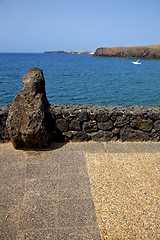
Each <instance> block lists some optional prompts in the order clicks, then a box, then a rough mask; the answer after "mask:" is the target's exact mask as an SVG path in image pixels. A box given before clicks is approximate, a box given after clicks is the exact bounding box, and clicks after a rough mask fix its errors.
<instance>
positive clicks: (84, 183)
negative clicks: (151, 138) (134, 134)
mask: <svg viewBox="0 0 160 240" xmlns="http://www.w3.org/2000/svg"><path fill="white" fill-rule="evenodd" d="M159 163H160V143H151V142H147V143H121V142H106V143H98V142H96V143H95V142H84V143H67V144H61V143H59V144H58V143H55V144H53V146H52V147H51V148H49V149H47V150H42V151H22V150H15V149H14V148H13V147H12V144H11V143H7V144H1V145H0V169H1V172H0V182H1V184H0V239H18V240H24V239H58V240H59V239H95V240H98V239H160V235H159V234H160V232H159V229H160V228H159V223H160V222H159V179H160V178H159Z"/></svg>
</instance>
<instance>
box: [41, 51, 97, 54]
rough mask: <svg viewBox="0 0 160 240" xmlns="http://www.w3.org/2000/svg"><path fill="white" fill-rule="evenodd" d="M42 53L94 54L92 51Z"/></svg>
mask: <svg viewBox="0 0 160 240" xmlns="http://www.w3.org/2000/svg"><path fill="white" fill-rule="evenodd" d="M44 53H53V54H54V53H59V54H94V53H95V52H93V51H45V52H44Z"/></svg>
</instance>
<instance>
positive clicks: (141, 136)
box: [120, 126, 149, 142]
mask: <svg viewBox="0 0 160 240" xmlns="http://www.w3.org/2000/svg"><path fill="white" fill-rule="evenodd" d="M120 138H121V140H122V141H130V142H132V141H140V142H142V141H148V140H149V134H148V133H147V132H142V131H140V130H134V129H132V128H131V127H130V126H124V127H123V128H122V129H121V130H120Z"/></svg>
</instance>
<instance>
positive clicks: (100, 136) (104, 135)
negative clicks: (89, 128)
mask: <svg viewBox="0 0 160 240" xmlns="http://www.w3.org/2000/svg"><path fill="white" fill-rule="evenodd" d="M89 136H90V138H91V140H93V141H97V142H107V141H110V140H111V138H112V133H111V132H109V131H103V130H99V131H98V132H94V133H90V134H89Z"/></svg>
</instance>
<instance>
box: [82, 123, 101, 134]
mask: <svg viewBox="0 0 160 240" xmlns="http://www.w3.org/2000/svg"><path fill="white" fill-rule="evenodd" d="M83 130H84V131H85V132H86V133H91V132H97V131H98V127H97V123H96V121H89V122H84V123H83Z"/></svg>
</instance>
